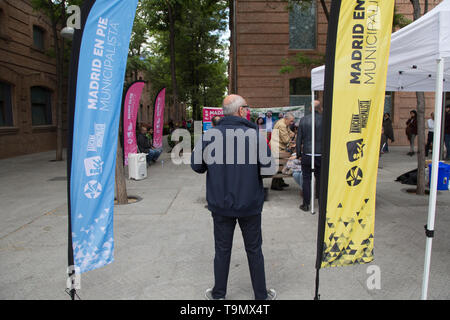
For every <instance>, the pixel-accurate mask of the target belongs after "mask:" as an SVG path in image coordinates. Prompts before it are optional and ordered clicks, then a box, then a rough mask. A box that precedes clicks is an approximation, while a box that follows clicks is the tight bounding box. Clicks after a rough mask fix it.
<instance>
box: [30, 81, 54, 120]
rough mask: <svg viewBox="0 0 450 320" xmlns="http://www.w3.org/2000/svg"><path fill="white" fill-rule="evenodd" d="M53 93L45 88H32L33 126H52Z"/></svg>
mask: <svg viewBox="0 0 450 320" xmlns="http://www.w3.org/2000/svg"><path fill="white" fill-rule="evenodd" d="M51 99H52V93H51V91H50V90H48V89H46V88H43V87H32V88H31V117H32V124H33V126H42V125H51V124H52V104H51Z"/></svg>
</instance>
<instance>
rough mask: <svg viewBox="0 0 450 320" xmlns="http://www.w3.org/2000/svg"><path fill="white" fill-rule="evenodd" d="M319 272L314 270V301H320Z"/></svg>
mask: <svg viewBox="0 0 450 320" xmlns="http://www.w3.org/2000/svg"><path fill="white" fill-rule="evenodd" d="M319 271H320V269H319V268H317V269H316V289H315V294H314V300H320V294H319Z"/></svg>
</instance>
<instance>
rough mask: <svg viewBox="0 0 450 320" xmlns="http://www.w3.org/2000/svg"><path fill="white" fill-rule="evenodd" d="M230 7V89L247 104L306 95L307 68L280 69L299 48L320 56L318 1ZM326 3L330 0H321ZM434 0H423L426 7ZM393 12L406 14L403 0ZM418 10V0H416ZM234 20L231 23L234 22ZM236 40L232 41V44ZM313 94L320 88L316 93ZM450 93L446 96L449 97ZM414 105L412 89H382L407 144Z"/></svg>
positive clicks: (399, 141) (300, 100) (303, 100)
mask: <svg viewBox="0 0 450 320" xmlns="http://www.w3.org/2000/svg"><path fill="white" fill-rule="evenodd" d="M232 2H233V3H234V8H233V9H234V10H232V11H231V19H230V21H231V25H230V29H231V49H230V92H236V93H238V94H240V95H242V96H243V97H245V98H246V100H247V102H248V103H249V105H250V106H252V107H282V106H289V105H301V104H306V105H307V106H308V107H309V106H310V104H311V103H310V101H311V93H310V92H311V90H310V83H311V69H312V68H314V67H315V66H317V65H318V64H316V65H311V66H303V67H298V65H297V67H295V68H294V70H293V71H292V72H289V73H281V72H280V70H281V69H282V68H283V66H285V61H286V60H291V61H292V59H293V58H294V57H295V56H296V55H297V54H298V53H301V54H302V55H303V56H304V57H307V58H310V59H323V57H324V54H325V50H326V39H327V28H328V22H327V19H326V16H325V14H324V10H323V9H322V6H321V4H320V1H313V4H314V5H313V6H312V7H311V8H308V9H300V8H299V7H294V8H293V10H288V8H287V1H276V0H275V1H265V0H235V1H232ZM325 2H326V4H327V7H328V9H329V8H330V3H331V1H330V0H326V1H325ZM439 2H440V1H439V0H429V10H431V9H432V8H433V7H434V6H436V5H437V4H438V3H439ZM395 3H396V12H397V13H400V14H403V15H404V16H405V17H407V18H409V19H411V20H412V12H413V8H412V5H411V3H410V1H409V0H396V1H395ZM421 8H422V12H423V8H424V1H421ZM234 22H235V23H234ZM235 44H236V46H235ZM318 96H319V98H321V96H322V94H321V93H318ZM425 97H426V112H425V117H426V118H429V116H430V113H431V112H432V111H433V110H434V93H426V94H425ZM449 98H450V97H449ZM412 109H416V95H415V93H405V92H396V93H388V95H387V97H386V106H385V110H386V111H388V112H390V114H391V118H392V120H393V127H394V134H395V140H396V141H395V143H394V144H396V145H407V144H408V141H407V138H406V135H405V133H404V131H405V130H404V129H405V126H406V125H405V123H406V121H407V119H408V118H409V111H410V110H412Z"/></svg>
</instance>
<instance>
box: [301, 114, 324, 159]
mask: <svg viewBox="0 0 450 320" xmlns="http://www.w3.org/2000/svg"><path fill="white" fill-rule="evenodd" d="M314 120H315V121H314V122H315V132H314V138H315V139H314V140H315V143H314V153H315V154H322V114H321V113H318V112H317V111H316V112H315V114H314ZM311 124H312V114H309V115H307V116H304V117H303V118H302V119H301V120H300V124H299V126H298V133H297V143H296V152H297V157H300V155H301V154H311V152H312V144H311V138H312V134H311V129H312V125H311Z"/></svg>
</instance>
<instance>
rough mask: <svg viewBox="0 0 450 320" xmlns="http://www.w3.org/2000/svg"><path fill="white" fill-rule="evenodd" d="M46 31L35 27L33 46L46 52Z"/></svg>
mask: <svg viewBox="0 0 450 320" xmlns="http://www.w3.org/2000/svg"><path fill="white" fill-rule="evenodd" d="M44 34H45V31H44V29H42V28H40V27H38V26H33V46H34V48H35V49H38V50H42V51H44Z"/></svg>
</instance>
